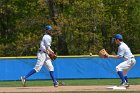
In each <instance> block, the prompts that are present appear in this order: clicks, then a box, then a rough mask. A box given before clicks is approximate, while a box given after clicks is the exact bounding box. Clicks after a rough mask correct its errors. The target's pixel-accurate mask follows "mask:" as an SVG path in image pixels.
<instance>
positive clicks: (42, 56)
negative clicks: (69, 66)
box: [34, 34, 54, 72]
mask: <svg viewBox="0 0 140 93" xmlns="http://www.w3.org/2000/svg"><path fill="white" fill-rule="evenodd" d="M51 42H52V37H51V36H50V35H48V34H45V35H44V36H43V38H42V40H41V42H40V48H39V51H38V53H37V63H36V65H35V67H34V69H35V70H36V72H39V71H40V69H41V68H42V66H43V65H45V66H46V67H47V68H48V70H49V71H54V67H53V65H52V62H51V59H50V58H49V56H48V54H47V53H46V49H47V48H48V47H50V46H51Z"/></svg>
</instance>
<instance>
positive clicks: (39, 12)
mask: <svg viewBox="0 0 140 93" xmlns="http://www.w3.org/2000/svg"><path fill="white" fill-rule="evenodd" d="M139 10H140V1H139V0H1V1H0V56H31V55H36V53H37V51H38V48H39V42H40V40H41V38H42V35H43V31H42V30H43V27H44V26H45V25H52V27H53V28H54V35H53V43H52V49H53V50H54V51H55V52H57V54H58V55H87V54H89V53H92V54H98V52H99V50H100V49H102V48H105V49H107V50H108V52H109V53H110V54H113V53H115V52H116V51H117V50H116V47H117V46H116V45H114V44H112V43H111V40H112V37H113V36H114V34H116V33H120V34H122V35H123V37H124V42H126V43H127V44H128V45H129V46H130V47H131V49H132V52H133V53H134V54H139V53H140V49H139V47H140V43H139V41H140V38H139V37H140V33H139V30H140V11H139Z"/></svg>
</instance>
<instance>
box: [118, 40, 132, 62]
mask: <svg viewBox="0 0 140 93" xmlns="http://www.w3.org/2000/svg"><path fill="white" fill-rule="evenodd" d="M117 55H118V56H119V57H123V58H124V59H125V60H126V59H129V58H132V57H134V55H133V54H132V53H131V50H130V48H129V47H128V46H127V45H126V44H125V43H124V42H121V43H120V45H119V47H118V53H117Z"/></svg>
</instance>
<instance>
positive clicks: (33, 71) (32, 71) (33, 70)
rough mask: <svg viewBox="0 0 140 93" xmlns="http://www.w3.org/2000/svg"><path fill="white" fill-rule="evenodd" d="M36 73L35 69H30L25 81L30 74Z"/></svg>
mask: <svg viewBox="0 0 140 93" xmlns="http://www.w3.org/2000/svg"><path fill="white" fill-rule="evenodd" d="M34 73H36V70H35V69H32V70H31V71H30V72H29V73H28V74H27V75H26V76H25V79H26V78H28V77H29V76H31V75H32V74H34Z"/></svg>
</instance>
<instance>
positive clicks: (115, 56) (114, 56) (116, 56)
mask: <svg viewBox="0 0 140 93" xmlns="http://www.w3.org/2000/svg"><path fill="white" fill-rule="evenodd" d="M108 57H111V58H119V56H118V55H109V56H108Z"/></svg>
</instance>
